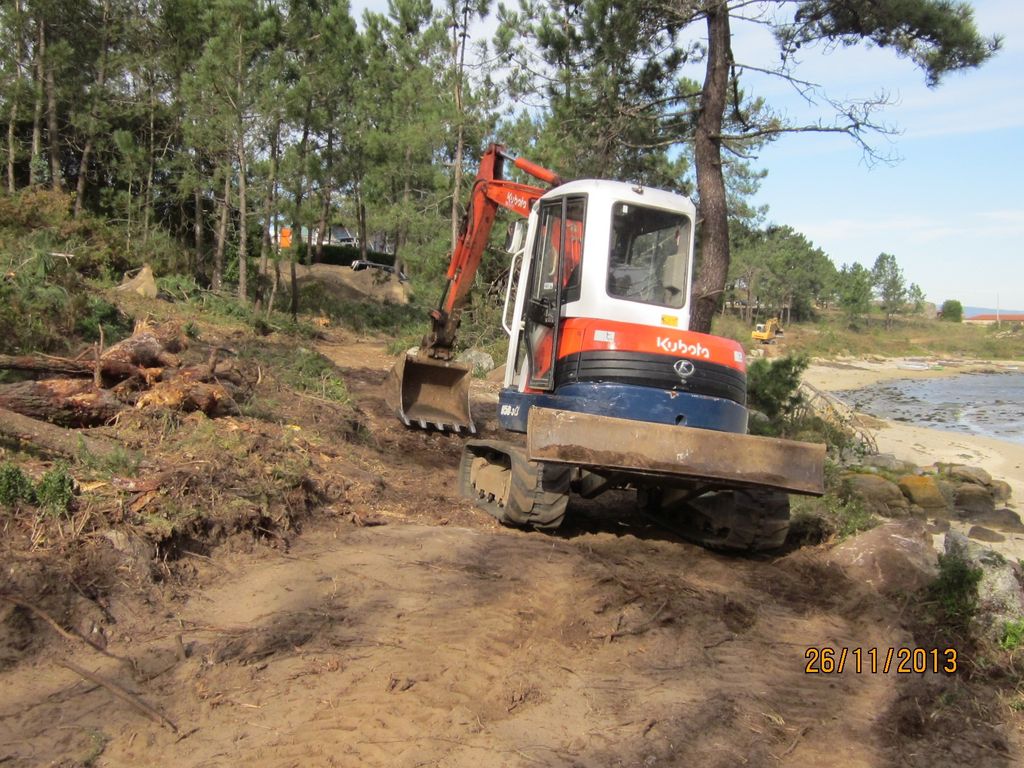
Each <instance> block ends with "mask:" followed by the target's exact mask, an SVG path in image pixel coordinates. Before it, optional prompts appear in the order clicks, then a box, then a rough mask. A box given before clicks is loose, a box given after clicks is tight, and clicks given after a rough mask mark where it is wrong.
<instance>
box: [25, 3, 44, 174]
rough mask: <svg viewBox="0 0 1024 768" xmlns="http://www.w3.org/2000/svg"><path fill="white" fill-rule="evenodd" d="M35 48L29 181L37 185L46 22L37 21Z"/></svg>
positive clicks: (40, 142) (40, 143)
mask: <svg viewBox="0 0 1024 768" xmlns="http://www.w3.org/2000/svg"><path fill="white" fill-rule="evenodd" d="M36 28H37V29H36V32H37V35H36V50H35V74H34V77H35V83H34V85H35V109H34V110H33V112H32V158H31V160H30V161H29V171H28V183H29V184H30V185H31V186H35V185H36V184H38V183H39V181H40V179H39V171H40V170H41V169H42V156H43V99H44V98H45V96H46V94H45V93H44V91H43V81H44V80H45V79H46V78H45V75H44V74H43V57H44V56H45V55H46V31H45V30H46V22H45V21H43V20H42V19H40V20H39V21H37V22H36Z"/></svg>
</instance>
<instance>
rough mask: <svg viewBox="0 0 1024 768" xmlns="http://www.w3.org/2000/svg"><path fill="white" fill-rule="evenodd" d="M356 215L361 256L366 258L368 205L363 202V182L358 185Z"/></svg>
mask: <svg viewBox="0 0 1024 768" xmlns="http://www.w3.org/2000/svg"><path fill="white" fill-rule="evenodd" d="M356 206H357V208H358V211H357V213H356V217H357V218H358V220H359V258H360V259H363V260H364V261H365V260H366V206H365V205H364V204H363V192H362V184H360V185H359V186H357V187H356Z"/></svg>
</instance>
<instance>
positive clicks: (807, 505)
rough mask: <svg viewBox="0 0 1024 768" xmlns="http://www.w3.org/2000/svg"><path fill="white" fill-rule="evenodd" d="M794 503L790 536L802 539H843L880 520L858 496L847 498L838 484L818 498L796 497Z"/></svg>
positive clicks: (804, 541) (870, 526)
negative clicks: (865, 506) (867, 508)
mask: <svg viewBox="0 0 1024 768" xmlns="http://www.w3.org/2000/svg"><path fill="white" fill-rule="evenodd" d="M792 504H793V507H792V517H791V523H790V530H791V531H792V534H791V537H792V538H793V540H794V541H797V542H800V543H806V544H820V543H822V542H827V541H842V540H844V539H848V538H849V537H851V536H856V535H857V534H858V533H863V532H864V531H869V530H871V529H872V528H874V527H875V526H877V525H878V523H879V520H878V518H877V517H876V516H875V515H873V514H871V513H870V512H869V511H867V510H866V509H865V508H864V505H863V504H861V502H860V501H859V500H857V499H850V498H846V497H844V496H843V495H842V494H841V493H840V492H838V491H837V490H836V489H835V488H829V489H828V491H827V492H826V493H825V495H824V496H822V497H820V498H817V499H812V498H809V497H806V496H799V497H794V499H793V502H792Z"/></svg>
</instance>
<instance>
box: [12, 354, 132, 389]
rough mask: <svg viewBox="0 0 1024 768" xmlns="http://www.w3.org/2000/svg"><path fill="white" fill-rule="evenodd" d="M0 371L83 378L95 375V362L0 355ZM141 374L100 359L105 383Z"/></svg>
mask: <svg viewBox="0 0 1024 768" xmlns="http://www.w3.org/2000/svg"><path fill="white" fill-rule="evenodd" d="M0 369H3V370H8V371H23V372H25V373H39V374H47V375H51V376H52V375H53V374H61V375H64V376H76V377H78V376H80V377H83V378H84V377H88V376H93V375H95V373H96V362H95V361H93V360H71V359H70V358H66V357H53V356H51V355H0ZM141 372H142V371H141V369H140V368H139V366H137V365H133V364H132V363H126V362H122V361H120V360H113V359H103V358H102V357H101V358H100V376H101V377H102V379H103V381H104V382H105V383H108V384H116V383H117V382H119V381H123V380H124V379H128V378H131V377H132V376H136V375H140V374H141Z"/></svg>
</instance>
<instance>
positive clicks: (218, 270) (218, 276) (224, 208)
mask: <svg viewBox="0 0 1024 768" xmlns="http://www.w3.org/2000/svg"><path fill="white" fill-rule="evenodd" d="M230 205H231V167H230V166H228V167H227V168H225V169H224V200H223V201H222V202H221V205H220V223H219V224H218V225H217V246H216V249H215V250H214V252H213V290H215V291H219V290H220V289H221V287H222V286H223V285H224V245H225V244H226V243H227V239H228V208H229V206H230Z"/></svg>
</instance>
